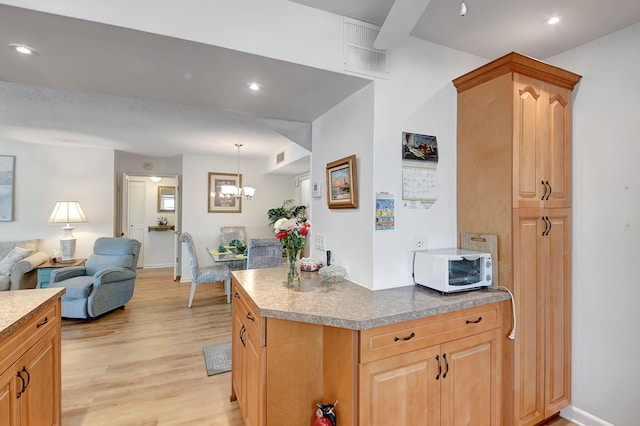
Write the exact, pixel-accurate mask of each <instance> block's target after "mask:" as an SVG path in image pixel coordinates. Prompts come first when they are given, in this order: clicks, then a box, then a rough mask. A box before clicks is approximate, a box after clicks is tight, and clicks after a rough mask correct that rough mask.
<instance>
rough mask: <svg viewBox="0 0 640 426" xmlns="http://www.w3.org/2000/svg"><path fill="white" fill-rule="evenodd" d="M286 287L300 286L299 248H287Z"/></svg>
mask: <svg viewBox="0 0 640 426" xmlns="http://www.w3.org/2000/svg"><path fill="white" fill-rule="evenodd" d="M287 287H290V288H296V289H297V288H300V250H293V249H287Z"/></svg>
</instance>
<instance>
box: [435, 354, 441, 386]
mask: <svg viewBox="0 0 640 426" xmlns="http://www.w3.org/2000/svg"><path fill="white" fill-rule="evenodd" d="M436 361H438V375H437V376H436V380H440V374H441V373H442V364H440V355H436Z"/></svg>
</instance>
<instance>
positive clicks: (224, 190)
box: [220, 185, 238, 197]
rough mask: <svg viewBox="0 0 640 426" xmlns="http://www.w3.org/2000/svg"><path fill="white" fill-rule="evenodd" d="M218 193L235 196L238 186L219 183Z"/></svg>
mask: <svg viewBox="0 0 640 426" xmlns="http://www.w3.org/2000/svg"><path fill="white" fill-rule="evenodd" d="M220 193H221V194H222V195H224V196H227V197H235V196H236V195H237V194H238V187H236V186H235V185H220Z"/></svg>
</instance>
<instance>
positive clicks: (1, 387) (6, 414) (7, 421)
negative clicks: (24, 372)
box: [0, 366, 22, 426]
mask: <svg viewBox="0 0 640 426" xmlns="http://www.w3.org/2000/svg"><path fill="white" fill-rule="evenodd" d="M21 385H22V383H21V381H20V379H16V368H15V367H14V366H12V367H11V368H9V369H8V370H7V371H5V372H4V373H3V374H0V426H15V425H18V424H20V423H19V422H20V417H19V411H18V407H19V406H18V402H19V399H18V398H17V393H18V390H20V389H21Z"/></svg>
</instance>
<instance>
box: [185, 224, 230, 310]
mask: <svg viewBox="0 0 640 426" xmlns="http://www.w3.org/2000/svg"><path fill="white" fill-rule="evenodd" d="M180 241H182V242H183V243H185V245H186V247H187V253H188V255H189V264H190V266H191V293H190V294H189V304H188V305H187V307H189V308H190V307H191V305H192V303H193V296H194V294H195V292H196V287H197V286H198V285H199V284H203V283H215V282H219V281H222V282H223V283H224V293H225V295H226V296H227V303H231V273H230V271H229V267H228V266H227V265H225V264H221V263H220V264H218V263H216V264H215V265H212V266H203V267H201V266H199V264H198V254H197V252H196V248H195V244H194V243H193V237H191V234H189V233H188V232H183V233H182V234H180Z"/></svg>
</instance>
